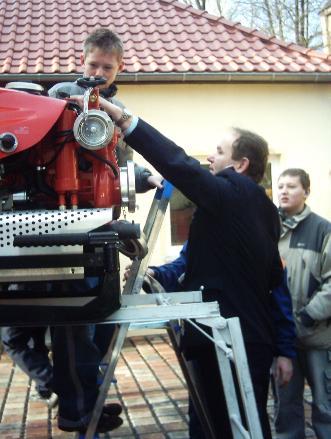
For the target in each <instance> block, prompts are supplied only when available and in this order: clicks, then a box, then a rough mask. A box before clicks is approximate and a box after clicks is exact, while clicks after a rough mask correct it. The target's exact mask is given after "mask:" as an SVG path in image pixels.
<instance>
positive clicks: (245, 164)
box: [234, 157, 249, 174]
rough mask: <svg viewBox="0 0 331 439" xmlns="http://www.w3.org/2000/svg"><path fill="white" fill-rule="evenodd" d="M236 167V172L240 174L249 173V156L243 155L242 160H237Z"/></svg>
mask: <svg viewBox="0 0 331 439" xmlns="http://www.w3.org/2000/svg"><path fill="white" fill-rule="evenodd" d="M234 168H235V170H236V172H239V174H247V170H248V168H249V159H248V158H247V157H242V158H241V159H240V160H237V161H236V163H235V165H234Z"/></svg>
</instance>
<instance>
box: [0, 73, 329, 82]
mask: <svg viewBox="0 0 331 439" xmlns="http://www.w3.org/2000/svg"><path fill="white" fill-rule="evenodd" d="M79 77H81V74H77V73H69V74H68V73H67V74H61V73H53V74H43V73H37V74H0V82H4V83H6V82H9V81H36V82H38V83H45V82H62V81H75V80H76V79H78V78H79ZM116 82H117V83H136V82H140V83H142V82H143V83H168V82H175V83H194V82H197V83H198V82H214V83H239V82H241V83H252V82H255V83H262V82H263V83H270V82H271V83H331V73H322V72H321V73H287V72H285V73H282V72H280V73H275V72H265V73H264V72H263V73H262V72H247V73H245V72H234V73H194V72H184V73H158V72H153V73H121V74H119V75H118V77H117V80H116Z"/></svg>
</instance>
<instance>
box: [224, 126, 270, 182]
mask: <svg viewBox="0 0 331 439" xmlns="http://www.w3.org/2000/svg"><path fill="white" fill-rule="evenodd" d="M232 129H233V131H234V132H235V133H236V134H238V136H239V137H238V139H236V140H235V141H234V142H233V144H232V158H233V159H234V160H240V159H242V158H243V157H247V158H248V159H249V167H248V170H247V175H249V176H250V177H251V178H252V179H253V180H254V181H255V182H256V183H260V181H261V180H262V179H263V176H264V173H265V170H266V167H267V163H268V156H269V148H268V143H267V142H266V141H265V140H264V139H263V137H261V136H259V135H258V134H255V133H253V132H251V131H248V130H243V129H241V128H232Z"/></svg>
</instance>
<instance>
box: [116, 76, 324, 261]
mask: <svg viewBox="0 0 331 439" xmlns="http://www.w3.org/2000/svg"><path fill="white" fill-rule="evenodd" d="M118 97H119V99H120V100H121V101H123V102H124V103H125V105H126V106H127V107H128V108H130V109H131V110H132V111H134V113H135V114H138V115H139V116H141V117H142V118H144V119H145V120H146V121H148V122H149V123H151V124H152V125H154V126H155V127H156V128H158V129H159V130H160V131H162V132H163V133H164V134H165V135H167V136H168V137H170V138H171V139H172V140H174V141H175V142H176V143H177V144H179V145H180V146H182V147H184V149H185V150H186V151H187V152H188V153H189V154H191V155H195V156H199V157H203V156H207V155H208V154H209V153H210V152H211V151H213V150H214V148H215V147H216V145H217V143H218V141H219V139H220V137H221V133H222V131H223V130H225V129H226V128H227V127H230V126H238V127H241V128H247V129H250V130H252V131H256V132H257V133H259V134H261V135H262V136H264V137H265V138H266V139H267V140H268V142H269V147H270V152H271V155H270V158H271V162H272V164H273V183H274V184H276V182H277V177H278V175H279V173H280V172H281V171H282V170H284V169H286V168H288V167H301V168H304V169H305V170H306V171H308V172H309V174H310V177H311V195H310V197H309V200H308V201H309V203H308V204H309V205H310V206H311V207H312V209H313V210H314V211H315V212H316V213H318V214H320V215H322V216H324V217H326V218H328V219H329V220H331V147H330V143H331V88H330V85H329V84H277V83H270V84H253V83H252V84H234V83H229V84H214V83H209V84H188V83H184V84H171V83H168V84H162V85H159V84H142V83H137V84H133V85H125V84H121V85H120V87H119V94H118ZM135 160H136V161H137V162H138V163H142V164H143V163H145V162H144V161H143V159H142V158H141V157H140V156H139V155H138V154H135ZM192 184H193V183H192ZM274 193H275V188H274ZM152 195H153V194H151V193H148V194H144V195H139V196H138V204H139V210H138V212H137V213H136V214H134V215H133V216H131V215H130V216H129V218H130V219H131V218H132V217H133V218H134V219H135V221H136V222H140V223H141V224H142V225H143V224H144V221H145V218H146V215H147V212H148V208H149V205H150V202H151V198H152ZM275 201H276V199H275ZM169 221H170V220H169V212H167V215H166V218H165V223H164V226H163V229H162V232H161V234H160V238H159V241H158V244H157V247H156V250H155V251H154V253H153V256H152V261H153V263H155V264H159V263H162V262H164V260H165V259H166V258H167V257H168V256H169V255H172V254H174V249H171V244H170V222H169Z"/></svg>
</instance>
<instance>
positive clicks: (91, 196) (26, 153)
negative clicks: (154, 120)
mask: <svg viewBox="0 0 331 439" xmlns="http://www.w3.org/2000/svg"><path fill="white" fill-rule="evenodd" d="M93 93H94V94H92V95H91V96H93V97H94V99H93V100H91V102H90V104H89V108H98V91H97V89H95V90H94V91H93ZM78 113H79V112H78V111H77V108H75V107H74V106H73V105H72V104H69V103H68V102H67V101H65V100H62V99H54V98H50V97H46V96H39V95H33V94H30V93H27V92H24V91H16V90H10V89H4V88H0V140H1V138H5V137H6V138H7V137H8V136H9V137H8V138H10V139H13V138H16V140H17V144H16V145H15V148H8V149H6V148H5V147H4V145H5V141H4V142H3V144H2V147H1V142H0V199H1V196H2V197H3V196H4V195H6V194H14V193H19V192H25V193H26V199H27V203H28V204H27V205H34V206H36V207H38V206H42V207H43V208H55V209H56V208H59V207H60V208H69V209H70V208H76V207H97V208H98V207H112V206H115V205H119V204H120V202H121V192H120V176H119V175H120V170H119V167H118V164H117V160H116V155H115V146H116V143H117V142H118V133H117V132H116V130H115V132H114V135H113V138H112V140H111V141H110V143H109V144H108V145H107V146H105V147H104V148H102V149H99V150H97V151H93V152H92V151H89V150H87V149H85V148H83V147H82V146H81V145H80V144H79V143H78V142H77V141H76V140H75V138H74V136H73V134H72V130H73V126H74V123H75V120H76V119H77V117H78ZM4 136H5V137H4Z"/></svg>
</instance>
